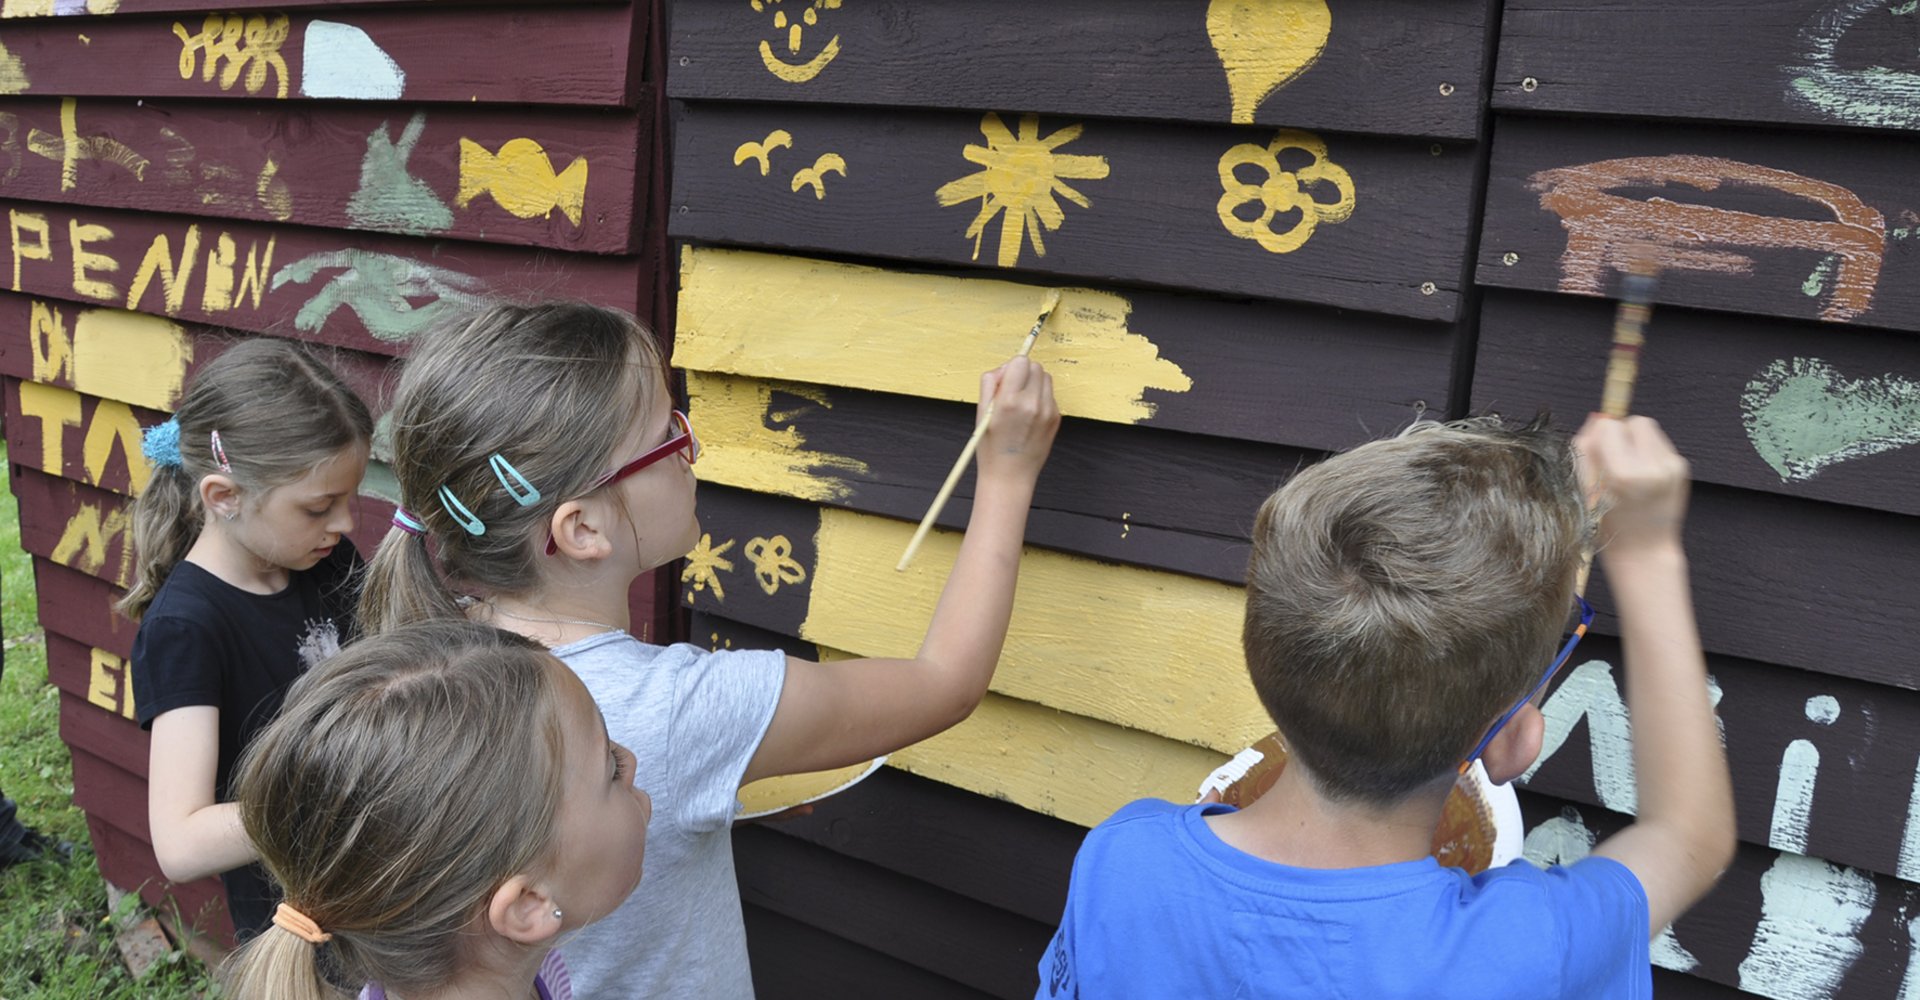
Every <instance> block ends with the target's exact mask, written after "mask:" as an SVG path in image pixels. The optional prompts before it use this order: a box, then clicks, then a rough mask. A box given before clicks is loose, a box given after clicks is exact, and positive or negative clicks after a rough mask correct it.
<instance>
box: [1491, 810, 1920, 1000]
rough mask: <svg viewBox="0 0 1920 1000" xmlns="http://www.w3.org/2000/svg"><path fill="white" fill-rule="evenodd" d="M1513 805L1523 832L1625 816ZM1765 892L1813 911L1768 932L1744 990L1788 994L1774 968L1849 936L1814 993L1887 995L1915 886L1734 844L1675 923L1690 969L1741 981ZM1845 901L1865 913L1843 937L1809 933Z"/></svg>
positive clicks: (1605, 829)
mask: <svg viewBox="0 0 1920 1000" xmlns="http://www.w3.org/2000/svg"><path fill="white" fill-rule="evenodd" d="M1520 806H1521V812H1522V814H1523V815H1524V817H1525V820H1526V825H1527V827H1528V829H1529V831H1535V830H1538V828H1539V826H1540V824H1542V823H1546V822H1549V821H1554V820H1561V819H1563V818H1570V819H1572V820H1574V821H1577V822H1578V824H1579V825H1580V826H1582V827H1585V828H1586V829H1587V830H1589V831H1591V832H1592V833H1594V834H1595V835H1596V836H1597V837H1598V838H1600V839H1605V838H1606V837H1607V836H1610V835H1611V834H1613V833H1614V832H1616V831H1618V830H1619V829H1620V828H1621V827H1622V826H1624V825H1625V824H1626V823H1627V822H1629V820H1630V818H1629V817H1625V816H1620V815H1618V814H1615V813H1610V812H1607V811H1605V810H1601V809H1595V808H1587V807H1576V806H1572V805H1570V804H1567V803H1565V802H1562V801H1560V800H1558V799H1553V798H1549V797H1546V796H1541V795H1536V794H1534V793H1531V792H1522V793H1521V794H1520ZM1823 894H1824V895H1823ZM1769 895H1771V897H1772V898H1773V900H1774V901H1775V902H1774V908H1775V912H1776V913H1777V914H1780V915H1783V916H1784V915H1787V914H1791V913H1794V912H1795V911H1794V910H1793V909H1792V907H1793V905H1794V902H1793V901H1794V900H1795V899H1796V898H1797V899H1798V900H1799V901H1800V902H1801V903H1802V904H1803V905H1805V906H1807V908H1806V909H1803V910H1800V911H1798V912H1800V913H1803V914H1810V915H1812V920H1813V921H1814V922H1813V923H1811V924H1809V923H1799V922H1794V921H1791V920H1789V922H1788V923H1787V925H1785V926H1783V927H1781V928H1780V929H1779V931H1778V933H1777V934H1775V935H1772V937H1773V939H1774V941H1775V942H1776V944H1780V945H1783V947H1782V949H1781V951H1780V952H1779V953H1776V954H1777V958H1775V959H1774V960H1768V959H1769V958H1770V957H1771V956H1770V954H1769V953H1767V952H1766V951H1765V950H1763V953H1762V955H1761V957H1760V959H1759V960H1756V961H1754V962H1753V964H1752V965H1751V966H1750V967H1749V968H1750V971H1749V972H1748V976H1749V981H1748V982H1747V983H1746V987H1747V989H1748V991H1749V992H1761V993H1762V995H1775V996H1779V995H1787V992H1788V991H1787V990H1786V989H1785V986H1784V984H1783V976H1782V975H1781V971H1784V972H1786V973H1791V974H1799V975H1800V976H1802V977H1804V976H1805V974H1806V970H1807V969H1808V968H1810V967H1815V966H1816V965H1817V963H1819V962H1820V961H1821V959H1823V958H1824V957H1825V956H1827V955H1830V954H1832V953H1833V950H1834V948H1835V947H1836V946H1837V945H1838V943H1839V942H1841V941H1855V942H1858V944H1859V946H1860V953H1859V955H1858V957H1857V958H1855V959H1854V960H1853V961H1851V962H1850V963H1847V962H1844V961H1843V962H1841V963H1840V964H1841V966H1842V968H1843V969H1844V972H1843V974H1842V975H1841V976H1840V981H1839V983H1838V984H1837V987H1838V988H1837V989H1835V990H1834V991H1833V992H1832V993H1831V994H1822V995H1830V996H1832V997H1835V998H1837V1000H1854V998H1860V1000H1865V998H1869V997H1873V998H1884V997H1889V996H1892V995H1894V993H1895V992H1896V991H1897V989H1898V988H1899V985H1900V982H1901V979H1902V976H1903V975H1904V974H1905V971H1906V968H1907V964H1908V962H1909V961H1910V960H1911V958H1912V949H1911V946H1910V943H1909V937H1908V930H1907V919H1908V914H1909V913H1911V912H1912V910H1913V908H1914V906H1915V905H1916V904H1920V886H1916V885H1914V884H1913V883H1910V882H1903V881H1900V880H1898V879H1893V878H1887V877H1885V876H1878V875H1871V874H1868V873H1864V872H1855V871H1853V870H1851V869H1840V868H1834V867H1833V866H1830V865H1828V864H1827V863H1826V862H1823V861H1820V860H1818V859H1809V858H1800V857H1798V856H1796V855H1783V854H1781V853H1780V852H1778V851H1772V850H1767V849H1765V848H1760V847H1753V846H1750V845H1743V846H1742V847H1741V848H1740V850H1739V852H1738V853H1737V854H1736V856H1735V858H1734V862H1733V866H1732V867H1731V868H1729V869H1728V871H1727V873H1726V874H1725V875H1724V876H1722V878H1721V880H1720V883H1719V884H1718V885H1717V886H1716V887H1715V888H1714V890H1713V891H1712V892H1711V893H1709V894H1708V895H1707V897H1706V898H1705V899H1704V900H1702V901H1701V902H1700V903H1699V904H1697V905H1696V906H1694V908H1693V909H1691V910H1689V911H1688V912H1687V913H1686V914H1685V915H1683V916H1682V917H1681V918H1680V919H1679V920H1677V921H1675V922H1674V938H1675V940H1676V941H1677V942H1678V943H1679V945H1680V946H1681V947H1682V948H1684V949H1685V950H1686V951H1687V952H1688V953H1689V954H1690V955H1692V956H1693V958H1694V959H1695V960H1696V961H1697V963H1698V965H1697V967H1696V968H1694V969H1692V970H1691V975H1693V976H1694V977H1696V978H1700V979H1704V980H1707V981H1710V982H1715V983H1719V984H1722V985H1725V986H1733V987H1738V986H1740V985H1741V984H1742V979H1741V965H1742V963H1744V962H1747V961H1748V960H1749V957H1750V956H1751V955H1753V953H1754V952H1755V951H1756V947H1757V945H1756V939H1757V937H1758V936H1759V935H1758V934H1757V929H1758V928H1759V927H1760V924H1761V920H1762V916H1763V912H1764V910H1763V906H1764V905H1765V898H1766V897H1767V896H1769ZM1823 899H1824V900H1825V902H1822V901H1821V900H1823ZM1838 900H1844V902H1837V901H1838ZM1848 904H1855V905H1859V906H1860V909H1861V910H1863V911H1865V912H1864V918H1863V919H1861V920H1860V921H1859V926H1858V928H1857V929H1855V930H1853V931H1852V933H1836V934H1835V935H1834V936H1833V937H1832V938H1829V937H1827V936H1825V935H1823V934H1821V933H1820V932H1819V931H1816V930H1814V929H1813V928H1814V927H1815V926H1819V925H1821V924H1823V923H1826V922H1827V921H1829V920H1830V919H1831V918H1832V914H1834V913H1835V912H1836V911H1837V912H1842V913H1844V912H1847V907H1848ZM1836 939H1837V940H1836ZM1767 967H1771V968H1772V969H1775V970H1780V971H1775V972H1772V973H1767V972H1765V971H1763V970H1764V969H1765V968H1767ZM1801 981H1802V982H1804V979H1802V980H1801Z"/></svg>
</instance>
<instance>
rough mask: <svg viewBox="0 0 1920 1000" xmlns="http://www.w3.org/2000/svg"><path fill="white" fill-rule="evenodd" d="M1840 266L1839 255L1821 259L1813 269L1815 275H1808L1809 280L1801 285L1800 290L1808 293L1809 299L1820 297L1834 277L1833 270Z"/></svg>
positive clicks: (1830, 255)
mask: <svg viewBox="0 0 1920 1000" xmlns="http://www.w3.org/2000/svg"><path fill="white" fill-rule="evenodd" d="M1838 266H1840V255H1839V254H1832V253H1830V254H1828V255H1826V256H1825V257H1822V258H1820V263H1818V264H1815V265H1814V267H1813V273H1812V274H1809V275H1807V280H1805V281H1803V282H1801V283H1800V290H1801V291H1803V292H1805V293H1807V297H1808V298H1815V297H1818V296H1819V294H1820V293H1821V292H1824V291H1826V290H1827V279H1828V278H1831V277H1833V269H1834V268H1836V267H1838Z"/></svg>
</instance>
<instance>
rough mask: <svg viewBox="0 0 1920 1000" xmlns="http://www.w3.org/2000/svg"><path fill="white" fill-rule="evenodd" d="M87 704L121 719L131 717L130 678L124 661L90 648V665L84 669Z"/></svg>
mask: <svg viewBox="0 0 1920 1000" xmlns="http://www.w3.org/2000/svg"><path fill="white" fill-rule="evenodd" d="M87 702H88V703H89V704H92V705H97V706H99V707H100V708H104V709H106V710H107V711H109V712H112V713H114V714H116V715H119V716H121V717H123V718H128V719H131V718H134V717H135V711H134V703H133V678H132V676H131V675H130V674H129V673H128V672H127V661H126V660H123V659H121V658H120V657H118V656H116V655H114V654H112V653H109V652H107V651H106V650H104V649H101V648H100V647H98V646H95V647H93V656H92V662H91V663H90V664H89V666H88V676H87Z"/></svg>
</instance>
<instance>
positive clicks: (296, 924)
mask: <svg viewBox="0 0 1920 1000" xmlns="http://www.w3.org/2000/svg"><path fill="white" fill-rule="evenodd" d="M273 925H274V926H275V927H278V928H280V929H281V930H284V931H286V932H287V933H289V934H292V935H293V936H294V937H297V938H299V939H300V940H302V941H305V942H306V943H308V944H326V943H327V942H328V941H331V940H333V935H331V934H328V933H327V932H325V931H323V930H321V929H320V925H319V924H316V923H314V922H313V918H312V917H309V916H307V915H306V914H304V913H301V912H300V911H299V910H296V909H294V908H293V907H291V906H288V905H287V904H285V903H281V904H280V906H279V907H278V908H276V909H275V910H274V911H273Z"/></svg>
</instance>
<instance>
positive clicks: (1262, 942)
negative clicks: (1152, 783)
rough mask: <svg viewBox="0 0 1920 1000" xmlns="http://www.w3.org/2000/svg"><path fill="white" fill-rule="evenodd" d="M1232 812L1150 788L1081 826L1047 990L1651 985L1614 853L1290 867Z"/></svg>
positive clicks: (1488, 993)
mask: <svg viewBox="0 0 1920 1000" xmlns="http://www.w3.org/2000/svg"><path fill="white" fill-rule="evenodd" d="M1231 811H1232V807H1230V806H1223V805H1204V806H1184V807H1183V806H1177V805H1174V804H1173V803H1171V802H1162V801H1159V800H1157V799H1144V800H1142V801H1139V802H1135V803H1133V804H1132V805H1129V806H1127V807H1126V808H1124V809H1122V810H1120V811H1119V812H1117V813H1115V814H1114V815H1113V817H1112V818H1110V819H1108V820H1107V821H1106V822H1105V823H1102V824H1100V826H1098V827H1097V828H1095V829H1094V830H1093V832H1091V833H1089V834H1088V835H1087V839H1086V842H1085V843H1084V844H1082V845H1081V847H1080V853H1079V855H1078V856H1077V857H1075V859H1074V863H1073V883H1072V887H1071V888H1070V889H1069V891H1068V893H1067V909H1066V913H1065V914H1064V915H1063V916H1062V918H1061V921H1060V930H1059V932H1058V933H1056V934H1055V935H1054V937H1053V943H1052V944H1051V945H1049V946H1048V948H1047V951H1046V953H1045V954H1044V955H1042V956H1041V959H1040V991H1039V993H1038V994H1037V995H1036V996H1037V997H1038V998H1039V1000H1056V998H1060V997H1085V998H1088V1000H1094V998H1099V1000H1107V998H1124V997H1152V998H1162V997H1270V998H1292V997H1299V998H1313V1000H1321V998H1329V997H1345V998H1349V1000H1390V998H1394V997H1420V998H1452V997H1458V998H1462V1000H1465V998H1472V1000H1499V998H1503V997H1513V998H1520V997H1526V998H1530V1000H1531V998H1541V997H1582V998H1586V997H1608V998H1612V997H1634V998H1642V997H1651V996H1652V995H1653V977H1652V970H1651V967H1650V966H1649V964H1648V955H1647V940H1648V935H1647V897H1646V893H1645V892H1644V891H1643V890H1642V889H1641V888H1640V882H1639V880H1637V879H1635V878H1634V876H1633V873H1632V872H1630V871H1628V870H1627V868H1626V866H1624V865H1621V864H1620V863H1618V862H1616V861H1612V860H1610V859H1607V858H1587V859H1585V860H1583V861H1580V862H1578V863H1576V864H1573V865H1570V866H1566V867H1554V868H1549V869H1546V870H1545V871H1542V870H1540V869H1538V868H1535V867H1534V866H1533V865H1531V864H1529V863H1527V862H1525V861H1516V862H1514V863H1513V864H1511V865H1508V866H1506V867H1504V868H1499V869H1496V870H1493V871H1489V872H1486V873H1485V874H1482V875H1478V876H1469V875H1467V874H1466V873H1465V872H1463V871H1461V870H1460V869H1457V868H1443V867H1441V866H1440V863H1439V862H1437V861H1435V860H1433V859H1432V858H1426V859H1423V860H1420V861H1408V862H1403V863H1400V864H1393V865H1381V866H1379V867H1374V868H1348V869H1334V870H1326V869H1311V868H1294V867H1290V866H1287V865H1281V864H1275V863H1273V862H1270V861H1264V860H1261V859H1260V858H1256V857H1254V856H1252V855H1250V854H1245V853H1242V852H1241V851H1238V850H1235V849H1234V848H1232V847H1229V846H1228V845H1227V844H1226V843H1225V842H1223V841H1221V840H1220V838H1219V837H1217V836H1215V835H1214V833H1213V830H1212V829H1211V828H1210V827H1208V826H1207V823H1206V820H1205V818H1204V817H1206V816H1207V815H1209V814H1213V813H1223V812H1231Z"/></svg>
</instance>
